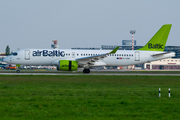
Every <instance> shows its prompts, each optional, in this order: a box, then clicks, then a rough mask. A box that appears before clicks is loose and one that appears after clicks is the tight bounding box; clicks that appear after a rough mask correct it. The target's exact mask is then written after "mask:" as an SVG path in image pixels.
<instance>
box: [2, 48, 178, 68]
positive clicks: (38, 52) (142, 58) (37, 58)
mask: <svg viewBox="0 0 180 120" xmlns="http://www.w3.org/2000/svg"><path fill="white" fill-rule="evenodd" d="M109 52H110V50H71V49H24V50H19V51H17V52H16V53H17V55H16V54H15V55H10V56H8V57H6V58H5V59H4V61H5V62H7V63H10V64H20V65H57V64H58V61H59V60H77V59H79V58H87V57H90V56H95V55H99V54H104V53H109ZM161 53H165V52H158V51H138V50H118V51H117V52H116V54H108V55H107V57H105V58H102V59H99V60H98V61H96V62H95V63H94V64H93V65H89V66H125V65H135V64H141V63H145V62H150V61H155V60H159V59H164V58H170V57H173V56H175V53H174V52H171V53H166V54H162V55H158V56H153V55H155V54H161ZM81 62H82V61H80V62H79V63H78V64H81Z"/></svg>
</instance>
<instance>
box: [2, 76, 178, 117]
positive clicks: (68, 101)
mask: <svg viewBox="0 0 180 120" xmlns="http://www.w3.org/2000/svg"><path fill="white" fill-rule="evenodd" d="M179 86H180V77H177V76H152V77H151V76H98V75H97V76H86V75H81V76H80V75H79V76H33V75H30V76H20V75H18V76H16V75H14V76H8V75H1V76H0V116H1V119H5V120H6V119H7V120H11V119H13V120H14V119H38V120H39V119H43V120H49V119H51V120H52V119H65V120H66V119H70V120H72V119H73V120H74V119H78V120H79V119H80V120H81V119H89V120H92V119H96V120H104V119H108V120H111V119H115V120H119V119H135V120H136V119H180V114H179V112H180V87H179ZM159 88H161V90H162V93H161V94H162V97H161V98H159V97H158V90H159ZM168 88H171V98H169V97H168Z"/></svg>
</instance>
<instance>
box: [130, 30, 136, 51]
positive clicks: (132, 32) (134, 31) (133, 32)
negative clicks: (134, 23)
mask: <svg viewBox="0 0 180 120" xmlns="http://www.w3.org/2000/svg"><path fill="white" fill-rule="evenodd" d="M135 33H136V30H130V34H132V50H134V34H135Z"/></svg>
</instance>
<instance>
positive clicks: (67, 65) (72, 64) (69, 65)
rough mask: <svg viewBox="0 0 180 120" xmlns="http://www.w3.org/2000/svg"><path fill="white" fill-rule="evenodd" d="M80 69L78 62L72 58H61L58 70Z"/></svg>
mask: <svg viewBox="0 0 180 120" xmlns="http://www.w3.org/2000/svg"><path fill="white" fill-rule="evenodd" d="M77 69H78V62H77V61H72V60H60V61H59V64H58V66H57V70H62V71H76V70H77Z"/></svg>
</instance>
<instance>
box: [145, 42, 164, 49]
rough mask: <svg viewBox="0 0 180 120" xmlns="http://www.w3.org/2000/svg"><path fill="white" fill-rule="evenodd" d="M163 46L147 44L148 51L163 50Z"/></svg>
mask: <svg viewBox="0 0 180 120" xmlns="http://www.w3.org/2000/svg"><path fill="white" fill-rule="evenodd" d="M163 46H164V45H162V44H152V43H149V44H148V48H149V49H163Z"/></svg>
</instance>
